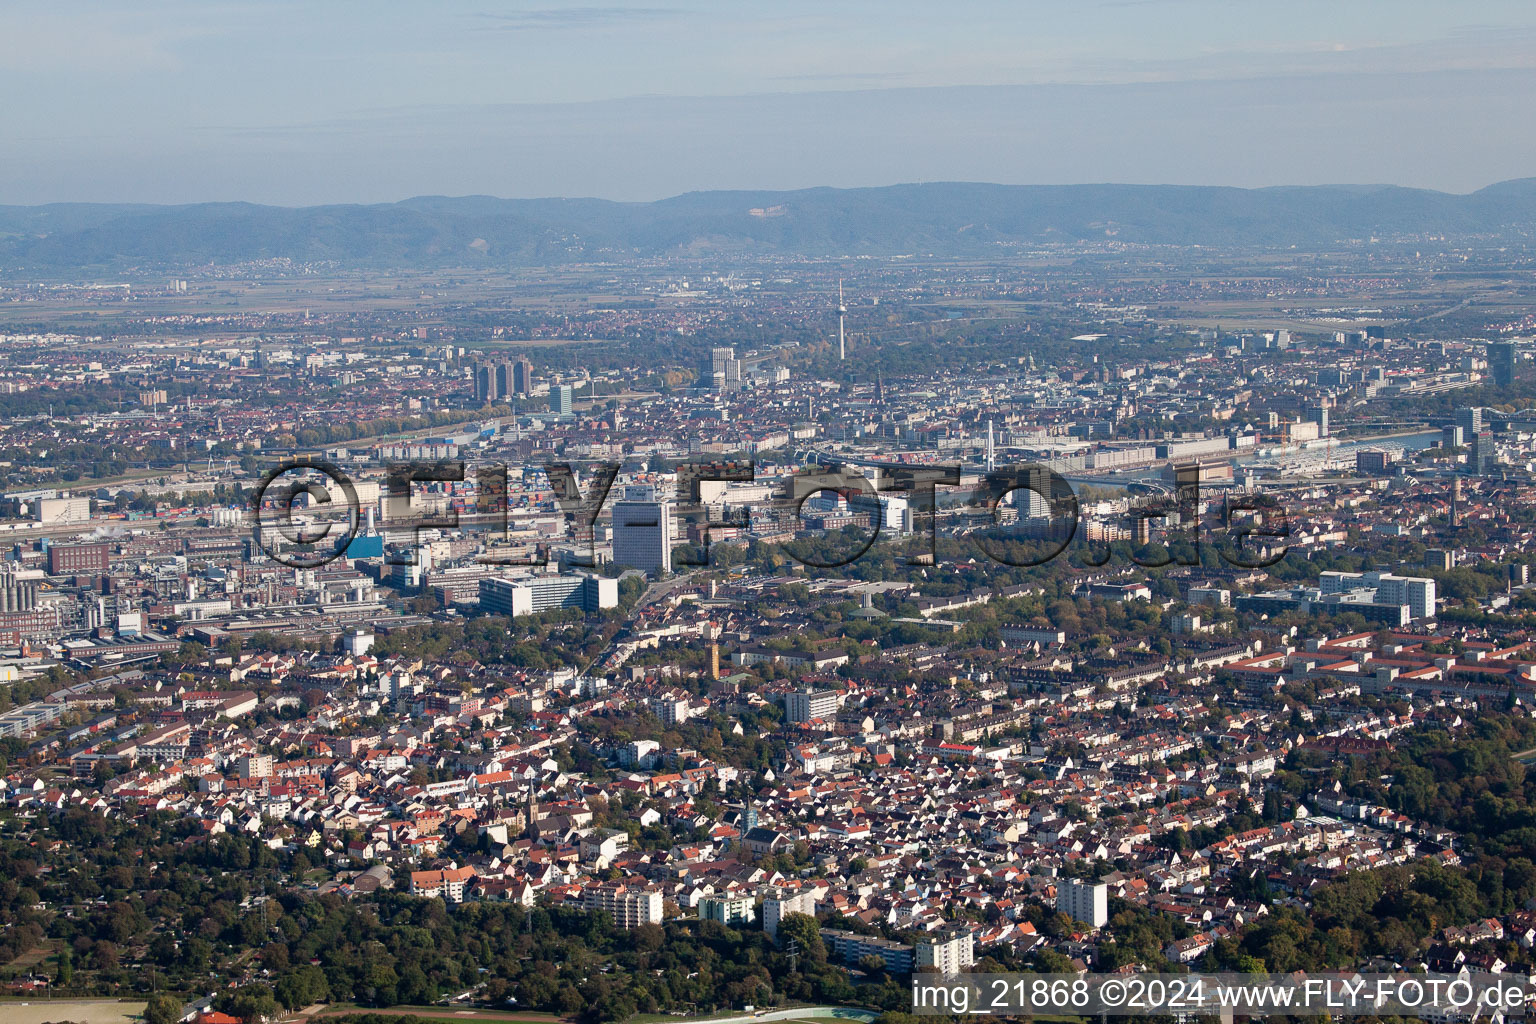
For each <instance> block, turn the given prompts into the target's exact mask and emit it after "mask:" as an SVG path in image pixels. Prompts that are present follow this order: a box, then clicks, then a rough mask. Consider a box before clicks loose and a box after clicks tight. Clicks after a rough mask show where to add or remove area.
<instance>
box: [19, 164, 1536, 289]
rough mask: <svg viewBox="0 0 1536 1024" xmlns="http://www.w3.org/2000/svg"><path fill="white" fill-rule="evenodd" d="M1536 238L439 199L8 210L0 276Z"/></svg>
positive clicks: (1266, 218) (1474, 219)
mask: <svg viewBox="0 0 1536 1024" xmlns="http://www.w3.org/2000/svg"><path fill="white" fill-rule="evenodd" d="M1373 237H1374V238H1378V239H1384V240H1393V239H1405V240H1424V239H1427V238H1430V237H1444V238H1446V239H1448V240H1450V241H1470V240H1474V239H1487V240H1496V241H1531V240H1532V239H1533V238H1536V178H1523V179H1520V180H1516V181H1506V182H1502V183H1500V184H1497V185H1490V186H1489V187H1487V188H1485V189H1481V190H1479V191H1477V192H1473V193H1472V194H1470V195H1451V194H1448V193H1444V192H1432V191H1428V190H1423V189H1410V188H1400V187H1396V186H1388V185H1326V186H1304V187H1300V186H1299V187H1284V188H1263V189H1240V188H1219V187H1202V186H1173V185H1046V186H1036V185H983V184H968V183H935V184H924V185H892V186H888V187H881V188H861V189H832V188H814V189H804V190H801V191H794V192H747V191H742V192H693V193H689V194H687V195H681V196H676V197H674V198H671V199H663V200H659V201H657V202H652V203H616V202H609V201H606V200H599V199H495V198H490V197H484V196H467V197H463V198H445V197H439V196H427V197H421V198H417V199H407V200H405V201H404V202H399V203H389V204H380V205H373V206H311V207H303V208H287V207H276V206H257V205H253V204H249V203H199V204H196V205H188V206H146V205H112V204H85V203H64V204H54V205H50V206H0V271H4V272H9V273H15V272H18V271H21V272H25V271H28V270H33V271H36V272H39V273H41V272H50V271H51V272H67V271H78V270H107V269H118V270H127V269H131V268H140V269H145V270H149V269H157V268H174V267H176V266H188V265H194V264H206V263H209V262H214V263H220V264H228V263H243V262H248V261H252V260H262V259H271V258H277V257H288V258H291V259H294V260H299V261H320V260H330V261H336V262H338V263H340V264H343V265H345V266H350V267H391V266H393V267H402V266H420V267H432V266H463V265H487V266H496V265H501V266H506V265H508V264H520V265H538V264H548V263H563V262H572V261H579V260H592V259H605V258H623V257H632V256H657V255H668V254H673V255H688V254H697V255H705V254H709V253H721V254H725V253H742V254H749V253H757V254H785V255H805V256H842V255H862V254H870V255H893V254H898V253H914V254H929V253H931V254H934V255H939V256H979V255H986V254H996V253H998V252H1000V251H1006V250H1004V249H1003V248H1001V247H1003V246H1030V245H1035V244H1039V243H1052V242H1056V243H1061V242H1072V241H1076V240H1103V239H1107V238H1113V239H1118V240H1120V241H1124V242H1133V243H1151V244H1172V245H1191V244H1199V245H1212V246H1248V245H1252V246H1297V247H1300V248H1320V247H1326V246H1332V245H1335V244H1338V243H1341V242H1348V241H1353V240H1363V239H1369V238H1373Z"/></svg>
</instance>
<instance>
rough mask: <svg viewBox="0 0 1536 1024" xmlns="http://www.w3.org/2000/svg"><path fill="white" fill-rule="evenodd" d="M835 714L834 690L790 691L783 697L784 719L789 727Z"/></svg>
mask: <svg viewBox="0 0 1536 1024" xmlns="http://www.w3.org/2000/svg"><path fill="white" fill-rule="evenodd" d="M836 714H837V691H836V690H813V689H809V688H807V689H804V690H792V691H790V692H789V693H786V694H785V695H784V717H785V718H787V719H788V720H789V722H790V724H791V725H798V724H799V723H801V722H809V721H811V720H813V719H817V718H821V719H827V718H832V717H834V716H835V715H836Z"/></svg>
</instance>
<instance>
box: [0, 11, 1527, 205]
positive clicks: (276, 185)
mask: <svg viewBox="0 0 1536 1024" xmlns="http://www.w3.org/2000/svg"><path fill="white" fill-rule="evenodd" d="M1532 124H1536V4H1533V3H1531V2H1530V0H1464V2H1461V3H1455V4H1451V3H1445V2H1443V0H1439V2H1420V0H1315V2H1314V0H1286V2H1283V3H1262V2H1259V0H1042V2H1035V0H996V2H992V0H974V2H968V0H949V2H942V3H941V2H935V0H926V2H905V0H881V2H868V3H863V2H852V3H810V2H801V0H776V2H773V3H757V2H753V0H714V2H712V3H696V2H693V0H645V2H642V3H636V4H633V5H608V4H603V3H602V2H601V0H595V2H593V3H590V4H570V5H558V4H555V3H554V2H552V0H531V2H527V3H516V2H511V3H501V4H497V3H490V2H485V0H482V2H475V3H467V2H465V3H461V2H456V0H434V2H430V3H427V2H412V3H395V2H390V0H368V2H355V3H354V2H337V0H308V2H304V3H285V2H277V0H248V2H242V3H229V2H222V0H195V2H193V0H166V2H156V0H138V2H136V3H134V4H131V5H130V4H126V3H122V4H119V3H76V2H70V0H53V2H48V3H42V2H33V0H7V2H6V3H5V4H4V5H3V6H0V146H3V149H0V153H3V157H0V203H28V204H30V203H41V202H54V201H125V200H131V201H144V202H191V201H202V200H211V199H245V200H252V201H257V202H268V203H283V204H308V203H319V202H378V201H388V200H395V199H400V198H404V197H407V196H411V195H421V194H445V195H463V194H471V193H481V194H491V195H500V196H553V195H564V196H578V195H591V196H602V197H607V198H615V199H653V198H658V197H662V196H667V195H672V194H676V193H679V192H685V191H690V190H694V189H712V188H800V187H805V186H811V185H836V186H857V185H881V184H890V183H893V182H905V181H933V180H968V181H996V182H1010V183H1013V182H1016V183H1075V182H1103V181H1117V182H1172V183H1191V184H1232V185H1244V186H1256V185H1274V184H1313V183H1319V182H1392V183H1397V184H1406V185H1416V186H1423V187H1428V188H1439V189H1446V190H1451V191H1470V190H1472V189H1475V188H1479V187H1481V186H1483V185H1486V184H1488V183H1490V182H1494V181H1499V180H1502V179H1506V178H1512V177H1526V176H1532V175H1536V132H1532V130H1531V125H1532Z"/></svg>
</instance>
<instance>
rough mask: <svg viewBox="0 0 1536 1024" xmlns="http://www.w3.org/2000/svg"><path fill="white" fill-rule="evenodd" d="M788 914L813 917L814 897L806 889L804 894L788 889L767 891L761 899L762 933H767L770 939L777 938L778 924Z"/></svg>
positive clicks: (814, 908)
mask: <svg viewBox="0 0 1536 1024" xmlns="http://www.w3.org/2000/svg"><path fill="white" fill-rule="evenodd" d="M788 914H804V915H806V916H807V917H815V916H816V897H815V896H814V895H813V894H812V893H811V891H810V890H808V889H807V890H805V891H804V892H791V891H790V890H788V889H773V890H771V891H769V893H768V895H767V896H765V897H764V898H763V931H765V932H767V933H768V937H769V938H770V939H777V938H778V937H779V922H780V921H782V920H784V918H785V916H786V915H788Z"/></svg>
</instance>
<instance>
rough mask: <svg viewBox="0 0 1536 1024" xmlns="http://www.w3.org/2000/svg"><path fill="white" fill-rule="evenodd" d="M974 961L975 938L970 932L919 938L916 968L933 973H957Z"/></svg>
mask: <svg viewBox="0 0 1536 1024" xmlns="http://www.w3.org/2000/svg"><path fill="white" fill-rule="evenodd" d="M975 963H976V940H975V938H974V937H973V936H972V935H971V933H970V932H956V933H954V934H951V935H947V936H934V937H933V938H931V939H919V940H918V942H917V970H919V971H929V972H932V973H934V974H959V973H960V972H961V971H963V970H965V969H966V968H967V967H970V966H972V965H973V964H975Z"/></svg>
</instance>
